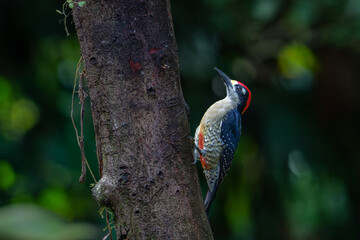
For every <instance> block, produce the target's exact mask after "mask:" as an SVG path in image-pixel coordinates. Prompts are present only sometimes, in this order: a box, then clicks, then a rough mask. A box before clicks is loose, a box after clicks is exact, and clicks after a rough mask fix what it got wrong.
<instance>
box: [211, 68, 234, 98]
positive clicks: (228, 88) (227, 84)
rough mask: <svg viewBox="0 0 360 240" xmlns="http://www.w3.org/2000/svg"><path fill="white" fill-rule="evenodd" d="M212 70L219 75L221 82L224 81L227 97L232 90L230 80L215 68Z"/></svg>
mask: <svg viewBox="0 0 360 240" xmlns="http://www.w3.org/2000/svg"><path fill="white" fill-rule="evenodd" d="M214 69H215V70H216V71H217V72H218V73H219V75H220V77H221V78H222V80H224V82H225V86H226V93H227V94H228V95H229V93H230V90H231V89H232V84H231V79H230V78H229V77H228V76H227V75H226V74H225V73H223V72H222V71H221V70H220V69H218V68H217V67H215V68H214Z"/></svg>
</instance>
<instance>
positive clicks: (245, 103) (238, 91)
mask: <svg viewBox="0 0 360 240" xmlns="http://www.w3.org/2000/svg"><path fill="white" fill-rule="evenodd" d="M215 70H216V71H217V72H218V73H219V75H220V77H221V78H222V80H223V81H224V84H225V87H226V97H225V98H224V99H222V100H219V101H217V102H215V103H214V104H213V105H211V106H210V107H209V108H208V109H207V110H206V112H205V114H204V116H203V117H202V119H201V122H200V124H199V126H198V127H197V129H196V131H195V137H194V146H195V147H194V158H195V162H194V164H195V163H196V161H197V160H199V159H200V161H201V165H202V167H203V169H204V174H205V178H206V181H207V185H208V191H207V194H206V197H205V202H204V205H205V210H206V212H207V213H208V212H209V209H210V206H211V203H212V201H213V200H214V197H215V194H216V192H217V190H218V188H219V185H220V184H221V182H222V181H223V179H224V177H225V176H226V174H227V173H228V171H229V170H230V166H231V162H232V160H233V157H234V153H235V150H236V148H237V145H238V142H239V139H240V134H241V118H242V115H243V114H244V112H245V111H246V109H247V108H248V107H249V104H250V102H251V92H250V90H249V89H248V88H247V87H246V86H245V85H244V84H243V83H241V82H239V81H236V80H231V79H230V78H229V77H228V76H227V75H226V74H225V73H223V72H222V71H220V70H219V69H218V68H215Z"/></svg>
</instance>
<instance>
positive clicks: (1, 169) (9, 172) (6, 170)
mask: <svg viewBox="0 0 360 240" xmlns="http://www.w3.org/2000/svg"><path fill="white" fill-rule="evenodd" d="M15 178H16V174H15V172H14V170H13V168H12V167H11V165H10V164H9V163H8V162H7V161H4V160H1V161H0V189H1V190H6V189H8V188H10V187H11V186H12V185H13V184H14V182H15Z"/></svg>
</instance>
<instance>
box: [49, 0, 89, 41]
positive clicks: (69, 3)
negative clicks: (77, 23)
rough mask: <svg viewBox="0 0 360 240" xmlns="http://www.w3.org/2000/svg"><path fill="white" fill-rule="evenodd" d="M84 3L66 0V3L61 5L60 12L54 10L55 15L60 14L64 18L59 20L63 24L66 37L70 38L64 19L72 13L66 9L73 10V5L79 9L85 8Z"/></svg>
mask: <svg viewBox="0 0 360 240" xmlns="http://www.w3.org/2000/svg"><path fill="white" fill-rule="evenodd" d="M85 4H86V1H74V0H66V2H64V3H63V5H62V10H58V9H57V10H56V12H57V13H59V14H61V15H63V16H64V18H63V19H62V20H60V22H62V21H63V22H64V29H65V32H66V36H70V33H69V30H68V28H67V24H66V19H67V17H68V16H69V15H70V14H71V13H72V10H68V9H73V8H74V6H75V5H78V6H79V7H83V6H85Z"/></svg>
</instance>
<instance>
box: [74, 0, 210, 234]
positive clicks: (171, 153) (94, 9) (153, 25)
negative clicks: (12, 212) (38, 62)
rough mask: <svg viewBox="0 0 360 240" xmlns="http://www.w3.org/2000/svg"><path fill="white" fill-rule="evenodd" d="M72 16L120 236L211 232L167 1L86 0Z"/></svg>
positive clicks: (104, 195)
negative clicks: (200, 183)
mask: <svg viewBox="0 0 360 240" xmlns="http://www.w3.org/2000/svg"><path fill="white" fill-rule="evenodd" d="M73 16H74V22H75V26H76V31H77V34H78V38H79V41H80V47H81V54H82V57H83V59H84V65H85V72H86V79H87V84H88V89H89V95H90V101H91V110H92V115H93V121H94V128H95V134H96V144H97V148H98V158H99V160H100V170H101V172H102V177H101V179H100V181H99V182H98V183H97V184H96V186H95V187H94V188H93V195H94V197H95V199H96V200H97V202H98V203H99V205H100V206H102V207H107V208H109V209H111V210H112V211H113V213H114V220H115V227H116V232H117V238H118V239H126V238H127V239H212V234H211V229H210V226H209V222H208V220H207V217H206V214H205V211H204V207H203V199H202V196H201V191H200V187H199V181H198V176H197V173H196V169H195V166H194V165H191V162H192V154H191V148H192V146H191V142H190V141H189V139H188V136H189V125H188V120H187V114H186V107H185V102H184V99H183V96H182V91H181V85H180V79H179V71H178V67H179V66H178V58H177V46H176V42H175V37H174V31H173V25H172V19H171V13H170V2H169V1H168V0H153V1H152V0H143V1H141V0H122V1H119V0H118V1H116V0H107V1H105V0H102V1H100V0H87V1H86V5H85V6H83V7H81V8H80V7H75V9H74V14H73Z"/></svg>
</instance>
